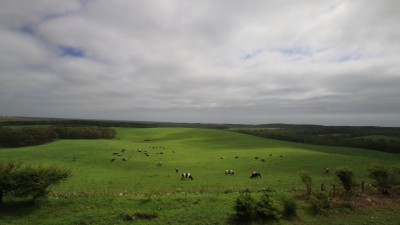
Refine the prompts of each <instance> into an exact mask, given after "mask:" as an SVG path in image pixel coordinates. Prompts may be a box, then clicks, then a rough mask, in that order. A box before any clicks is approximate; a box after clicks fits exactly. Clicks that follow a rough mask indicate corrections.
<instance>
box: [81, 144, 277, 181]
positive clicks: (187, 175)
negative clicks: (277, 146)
mask: <svg viewBox="0 0 400 225" xmlns="http://www.w3.org/2000/svg"><path fill="white" fill-rule="evenodd" d="M150 149H153V150H154V149H165V147H163V146H149V147H147V149H146V150H143V149H140V148H138V149H133V150H132V151H133V152H139V153H144V155H145V156H147V157H150V153H149V150H150ZM126 151H127V150H126V149H124V148H123V149H121V150H120V151H119V152H113V153H112V155H113V156H114V158H112V159H111V160H110V161H111V162H114V161H116V160H117V158H115V156H117V157H120V158H121V160H122V161H124V162H126V161H128V160H129V159H132V158H133V157H132V155H129V156H127V157H126V156H125V157H123V156H124V154H125V153H126ZM172 153H175V151H172ZM155 154H157V155H163V154H164V152H162V151H158V152H155ZM269 156H272V154H269ZM281 157H282V156H281ZM238 158H239V157H238V156H235V159H238ZM220 159H225V157H220ZM255 159H258V157H255ZM74 161H75V158H74ZM156 165H157V166H159V167H160V166H162V165H163V163H162V162H161V161H160V162H157V163H156ZM175 172H176V173H179V168H175ZM225 175H232V176H234V175H235V171H234V170H231V169H229V170H225ZM250 178H251V179H253V178H261V173H260V172H259V171H253V172H252V173H251V176H250ZM189 179H190V180H193V175H192V174H191V173H188V172H186V173H182V175H181V180H189Z"/></svg>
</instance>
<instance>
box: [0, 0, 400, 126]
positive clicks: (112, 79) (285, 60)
mask: <svg viewBox="0 0 400 225" xmlns="http://www.w3.org/2000/svg"><path fill="white" fill-rule="evenodd" d="M399 12H400V1H398V0H380V1H376V0H351V1H350V0H327V1H321V0H252V1H243V0H219V1H216V0H202V1H193V0H146V1H139V0H113V1H110V0H68V1H65V0H30V1H24V0H0V115H2V116H28V117H53V118H78V119H110V120H133V121H160V122H161V121H162V122H190V123H241V124H266V123H295V124H321V125H355V126H362V125H371V126H400V13H399Z"/></svg>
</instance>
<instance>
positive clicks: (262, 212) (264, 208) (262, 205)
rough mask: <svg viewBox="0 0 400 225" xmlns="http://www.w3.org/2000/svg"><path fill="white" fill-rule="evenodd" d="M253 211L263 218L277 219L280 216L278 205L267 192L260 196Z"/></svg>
mask: <svg viewBox="0 0 400 225" xmlns="http://www.w3.org/2000/svg"><path fill="white" fill-rule="evenodd" d="M255 212H256V215H257V216H258V218H261V219H263V220H279V219H280V218H281V215H280V213H279V209H278V206H277V205H276V203H275V201H274V200H273V199H272V198H271V197H270V196H269V194H268V193H264V194H263V195H262V196H261V199H260V201H258V202H257V204H256V207H255Z"/></svg>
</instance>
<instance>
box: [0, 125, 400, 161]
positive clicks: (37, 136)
mask: <svg viewBox="0 0 400 225" xmlns="http://www.w3.org/2000/svg"><path fill="white" fill-rule="evenodd" d="M40 125H42V126H40ZM20 126H31V127H20ZM9 127H17V128H12V129H10V128H9ZM111 127H129V128H158V127H188V128H206V129H221V130H230V131H234V132H239V133H244V134H248V135H254V136H258V137H264V138H270V139H277V140H283V141H290V142H298V143H306V144H315V145H327V146H342V147H354V148H364V149H371V150H376V151H383V152H390V153H400V128H399V127H376V126H322V125H308V124H304V125H295V124H261V125H246V124H211V123H210V124H205V123H204V124H203V123H168V122H137V121H116V120H79V119H47V118H9V119H4V118H3V120H1V121H0V146H2V147H20V146H29V145H37V144H43V143H46V142H50V141H53V140H56V139H78V138H81V139H97V138H106V139H109V138H113V137H114V136H115V131H113V129H110V128H111Z"/></svg>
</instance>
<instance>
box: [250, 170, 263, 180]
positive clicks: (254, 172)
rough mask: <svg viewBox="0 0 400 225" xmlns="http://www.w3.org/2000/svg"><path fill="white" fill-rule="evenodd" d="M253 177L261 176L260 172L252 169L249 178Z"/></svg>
mask: <svg viewBox="0 0 400 225" xmlns="http://www.w3.org/2000/svg"><path fill="white" fill-rule="evenodd" d="M253 178H261V173H260V172H258V171H253V172H252V173H251V176H250V179H253Z"/></svg>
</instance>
